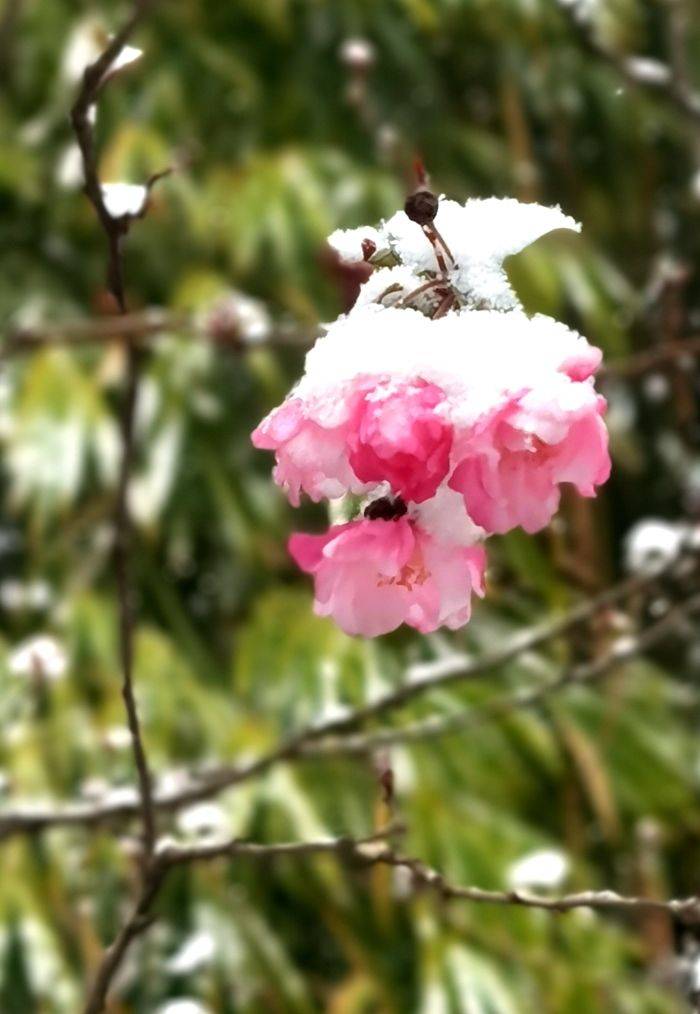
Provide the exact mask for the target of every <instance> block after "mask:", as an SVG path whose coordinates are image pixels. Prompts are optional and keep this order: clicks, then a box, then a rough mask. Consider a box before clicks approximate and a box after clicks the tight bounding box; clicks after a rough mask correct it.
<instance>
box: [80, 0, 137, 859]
mask: <svg viewBox="0 0 700 1014" xmlns="http://www.w3.org/2000/svg"><path fill="white" fill-rule="evenodd" d="M150 6H151V0H136V3H135V5H134V9H133V11H132V13H131V16H130V17H129V19H128V20H127V22H126V23H125V24H124V26H123V27H122V28H121V29H120V30H119V31H118V32H117V34H116V35H115V36H114V38H113V39H112V41H111V42H110V43H109V45H108V46H107V48H106V49H105V50H104V52H103V53H102V54H101V55H100V56H99V57H98V58H97V60H95V61H94V62H93V63H91V64H90V65H89V66H88V67H86V68H85V71H84V73H83V79H82V84H81V87H80V90H79V92H78V96H77V98H76V100H75V103H74V105H73V108H72V110H71V122H72V124H73V130H74V132H75V136H76V140H77V142H78V146H79V148H80V153H81V156H82V163H83V173H84V176H85V193H86V195H87V197H88V199H89V201H90V203H91V204H92V206H93V208H94V209H95V213H96V214H97V217H98V219H99V222H100V224H101V226H102V230H103V232H104V234H105V238H106V240H107V249H108V266H107V285H108V288H109V290H110V292H111V293H112V295H113V296H114V299H115V301H116V304H117V307H118V310H119V313H120V314H121V315H126V312H127V308H126V297H125V293H124V268H123V259H122V241H123V239H124V237H125V235H126V233H127V231H128V228H129V222H128V219H127V218H125V217H122V218H113V217H112V215H110V213H109V211H108V210H107V207H106V205H105V200H104V194H103V190H102V185H101V183H100V178H99V173H98V168H97V152H96V149H95V137H94V129H93V122H92V118H91V110H92V108H93V106H94V105H95V103H96V101H97V99H98V97H99V95H100V93H101V91H102V88H103V87H104V83H105V80H106V76H107V75H108V73H109V69H110V67H111V66H112V64H113V63H114V61H115V60H116V59H117V57H118V56H119V54H120V53H121V51H122V49H123V48H124V46H125V44H126V42H127V39H128V38H129V36H130V35H131V33H132V32H133V30H134V29H135V27H136V25H137V24H138V23H139V21H140V20H141V18H142V17H143V16H144V14H145V13H146V11H147V10H148V8H149V7H150ZM126 361H127V376H126V389H125V392H124V397H123V402H122V408H121V413H120V420H119V422H120V433H121V461H120V467H119V478H118V483H117V493H116V504H115V511H114V528H115V546H114V565H115V571H116V578H117V594H118V601H119V654H120V661H121V670H122V696H123V698H124V706H125V709H126V715H127V722H128V725H129V732H130V733H131V745H132V751H133V754H134V761H135V764H136V770H137V773H138V781H139V789H140V800H141V817H142V822H143V844H144V853H145V857H146V860H147V859H148V857H149V856H150V855H151V853H152V852H153V846H154V842H155V834H156V831H155V812H154V808H153V789H152V785H151V775H150V772H149V769H148V762H147V759H146V751H145V748H144V745H143V736H142V733H141V725H140V721H139V715H138V709H137V706H136V699H135V696H134V686H133V658H134V616H133V608H134V606H133V589H132V582H131V573H130V571H131V561H130V543H131V519H130V516H129V503H128V497H129V479H130V476H131V471H132V466H133V462H134V421H135V414H136V401H137V394H138V381H139V352H138V349H137V348H136V347H135V345H133V344H129V345H128V346H127V349H126ZM146 865H147V863H146V862H145V863H144V869H145V868H146Z"/></svg>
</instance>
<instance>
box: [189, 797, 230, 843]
mask: <svg viewBox="0 0 700 1014" xmlns="http://www.w3.org/2000/svg"><path fill="white" fill-rule="evenodd" d="M176 826H177V829H178V831H179V832H180V833H181V834H183V835H186V836H187V837H193V838H218V837H225V836H226V835H228V833H229V831H230V821H229V818H228V816H227V814H226V811H225V810H224V809H223V807H221V806H219V805H218V804H217V803H195V804H194V806H188V807H187V808H186V809H184V810H180V812H179V813H178V815H177V820H176Z"/></svg>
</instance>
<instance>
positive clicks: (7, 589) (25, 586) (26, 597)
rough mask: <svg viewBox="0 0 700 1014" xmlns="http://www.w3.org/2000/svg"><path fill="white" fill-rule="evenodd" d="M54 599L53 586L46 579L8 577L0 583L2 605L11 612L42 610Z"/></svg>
mask: <svg viewBox="0 0 700 1014" xmlns="http://www.w3.org/2000/svg"><path fill="white" fill-rule="evenodd" d="M52 601H53V593H52V591H51V587H50V585H49V584H48V582H46V581H42V580H41V579H37V580H36V581H20V580H18V579H17V578H7V580H5V581H3V582H2V583H0V605H1V606H2V607H3V609H6V610H7V611H8V612H10V613H20V612H24V611H25V610H28V609H32V610H36V611H37V612H40V611H42V610H44V609H48V607H49V606H50V605H51V603H52Z"/></svg>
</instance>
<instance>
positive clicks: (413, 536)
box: [289, 517, 485, 637]
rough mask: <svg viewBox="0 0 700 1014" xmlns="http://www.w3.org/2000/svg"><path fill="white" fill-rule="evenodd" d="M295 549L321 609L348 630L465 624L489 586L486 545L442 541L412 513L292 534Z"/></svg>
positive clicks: (367, 632)
mask: <svg viewBox="0 0 700 1014" xmlns="http://www.w3.org/2000/svg"><path fill="white" fill-rule="evenodd" d="M289 550H290V553H291V555H292V556H293V558H294V559H295V560H296V562H297V563H298V564H299V566H300V567H301V568H302V569H303V570H305V571H306V572H307V573H311V574H312V575H313V577H314V582H315V591H316V597H315V610H316V612H317V613H318V614H319V615H321V616H332V617H333V619H334V620H335V622H336V623H337V624H338V626H339V627H341V628H342V629H343V630H344V631H345V632H346V633H348V634H351V635H364V636H365V637H377V636H379V635H380V634H386V633H389V632H390V631H391V630H395V629H396V628H397V627H398V626H400V625H401V624H402V623H406V624H408V625H409V626H412V627H415V628H416V629H417V630H420V631H421V632H422V633H429V632H431V631H433V630H436V629H437V628H438V627H440V626H442V625H446V626H449V627H452V628H455V627H457V626H461V625H462V624H464V623H466V622H467V620H468V619H469V615H470V600H471V593H472V590H476V591H477V593H478V594H481V592H482V578H483V571H484V566H485V555H484V552H483V549H482V547H470V548H468V549H458V550H455V548H454V547H453V546H444V545H441V544H440V543H439V542H438V540H436V539H434V538H432V537H431V536H429V535H427V534H426V533H425V532H423V531H422V530H421V529H420V528H418V527H417V526H416V525H415V524H414V523H413V522H412V521H411V520H410V519H408V518H406V517H402V518H398V519H396V520H391V521H385V520H371V521H370V520H367V519H365V520H360V521H354V522H350V523H349V524H346V525H338V526H336V527H334V528H331V529H330V530H329V531H328V532H327V533H326V534H325V535H318V536H313V535H293V536H292V538H291V539H290V542H289Z"/></svg>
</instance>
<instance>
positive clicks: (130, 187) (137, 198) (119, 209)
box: [102, 183, 148, 218]
mask: <svg viewBox="0 0 700 1014" xmlns="http://www.w3.org/2000/svg"><path fill="white" fill-rule="evenodd" d="M102 200H103V201H104V205H105V208H106V209H107V214H108V215H110V216H111V217H112V218H124V216H128V217H129V218H136V217H137V216H138V215H140V214H142V212H143V210H144V208H145V206H146V201H147V200H148V187H144V186H142V185H141V184H139V183H103V184H102Z"/></svg>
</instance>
